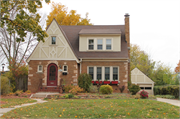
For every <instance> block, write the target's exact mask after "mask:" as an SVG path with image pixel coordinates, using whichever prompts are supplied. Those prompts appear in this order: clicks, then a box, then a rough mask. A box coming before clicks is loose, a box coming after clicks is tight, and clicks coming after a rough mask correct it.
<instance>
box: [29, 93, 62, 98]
mask: <svg viewBox="0 0 180 119" xmlns="http://www.w3.org/2000/svg"><path fill="white" fill-rule="evenodd" d="M55 94H59V92H38V93H35V94H32V95H31V97H30V98H46V97H47V96H48V95H55Z"/></svg>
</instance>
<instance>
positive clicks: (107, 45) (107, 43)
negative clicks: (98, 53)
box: [106, 39, 111, 50]
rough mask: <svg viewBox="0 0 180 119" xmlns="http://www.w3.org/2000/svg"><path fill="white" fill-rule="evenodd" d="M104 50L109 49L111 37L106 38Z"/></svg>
mask: <svg viewBox="0 0 180 119" xmlns="http://www.w3.org/2000/svg"><path fill="white" fill-rule="evenodd" d="M106 50H111V39H106Z"/></svg>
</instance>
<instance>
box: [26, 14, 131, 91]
mask: <svg viewBox="0 0 180 119" xmlns="http://www.w3.org/2000/svg"><path fill="white" fill-rule="evenodd" d="M124 16H125V25H92V26H61V25H58V23H57V22H56V20H55V19H54V20H53V21H52V23H51V24H50V25H49V26H48V27H47V30H46V31H47V33H48V35H49V36H48V37H47V38H45V42H39V43H38V45H37V46H36V48H35V49H34V51H33V52H32V53H31V55H30V56H29V58H28V59H27V62H28V65H29V72H28V89H29V90H30V91H31V92H38V91H45V90H47V91H56V90H58V89H59V87H60V85H61V83H62V82H61V81H60V79H63V80H65V85H67V84H73V85H77V79H78V76H79V74H80V73H88V74H90V75H91V76H92V78H93V80H92V82H93V81H97V79H100V80H102V81H105V80H106V81H107V82H106V83H109V82H111V83H110V85H111V86H112V87H113V90H114V92H119V89H118V86H119V85H125V91H124V92H127V86H128V81H130V63H129V58H130V38H129V15H128V14H125V15H124ZM108 81H109V82H108ZM113 83H114V84H113Z"/></svg>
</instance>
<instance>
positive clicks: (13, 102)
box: [1, 98, 36, 108]
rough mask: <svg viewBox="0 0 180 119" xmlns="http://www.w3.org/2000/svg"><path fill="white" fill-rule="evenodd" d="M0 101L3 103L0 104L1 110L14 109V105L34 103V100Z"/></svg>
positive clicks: (4, 99) (11, 99) (13, 99)
mask: <svg viewBox="0 0 180 119" xmlns="http://www.w3.org/2000/svg"><path fill="white" fill-rule="evenodd" d="M1 101H2V102H5V104H1V108H8V107H14V106H16V105H21V104H25V103H32V102H36V100H32V99H29V98H1Z"/></svg>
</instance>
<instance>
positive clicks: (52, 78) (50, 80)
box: [47, 63, 58, 86]
mask: <svg viewBox="0 0 180 119" xmlns="http://www.w3.org/2000/svg"><path fill="white" fill-rule="evenodd" d="M47 70H48V71H47V86H57V77H58V67H57V65H56V64H54V63H52V64H49V65H48V68H47Z"/></svg>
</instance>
